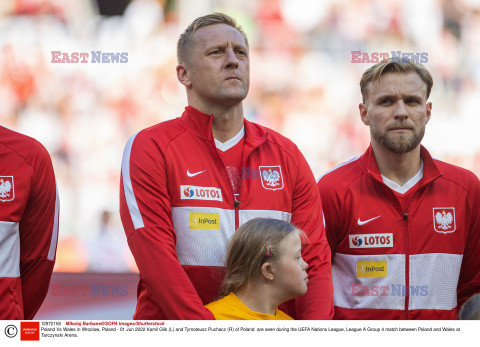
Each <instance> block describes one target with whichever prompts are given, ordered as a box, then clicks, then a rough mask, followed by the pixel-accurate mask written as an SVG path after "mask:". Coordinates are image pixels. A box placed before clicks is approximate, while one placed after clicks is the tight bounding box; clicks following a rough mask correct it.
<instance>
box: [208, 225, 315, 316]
mask: <svg viewBox="0 0 480 347" xmlns="http://www.w3.org/2000/svg"><path fill="white" fill-rule="evenodd" d="M304 237H305V234H304V233H303V231H301V230H299V229H297V228H295V227H294V226H293V225H291V224H289V223H287V222H284V221H281V220H276V219H266V218H256V219H253V220H251V221H249V222H247V223H245V224H243V225H242V226H241V227H240V228H239V229H238V230H237V231H236V232H235V234H234V235H233V237H232V239H231V241H230V244H229V246H228V249H227V255H226V261H225V266H226V276H225V279H224V281H223V291H222V294H221V296H220V299H219V300H217V301H214V302H212V303H210V304H208V305H206V307H207V308H208V309H209V310H210V311H211V312H212V313H213V315H214V316H215V319H235V320H244V319H269V320H286V319H292V318H291V317H290V316H288V315H287V314H286V313H284V312H282V311H280V310H279V309H278V305H280V304H281V303H282V302H285V301H288V300H290V299H293V298H296V297H298V296H301V295H303V294H305V292H306V291H307V282H308V276H307V267H308V265H307V263H306V262H305V261H304V260H303V259H302V254H301V253H302V245H301V239H302V238H304Z"/></svg>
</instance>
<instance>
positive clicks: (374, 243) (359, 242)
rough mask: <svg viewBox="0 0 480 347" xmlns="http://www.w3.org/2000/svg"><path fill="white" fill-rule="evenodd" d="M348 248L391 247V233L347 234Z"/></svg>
mask: <svg viewBox="0 0 480 347" xmlns="http://www.w3.org/2000/svg"><path fill="white" fill-rule="evenodd" d="M348 238H349V245H350V248H380V247H393V234H392V233H388V234H361V235H348Z"/></svg>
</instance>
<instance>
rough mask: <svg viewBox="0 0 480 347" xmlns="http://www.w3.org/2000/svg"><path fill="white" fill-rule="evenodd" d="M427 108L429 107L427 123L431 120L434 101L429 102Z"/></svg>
mask: <svg viewBox="0 0 480 347" xmlns="http://www.w3.org/2000/svg"><path fill="white" fill-rule="evenodd" d="M426 108H427V123H428V121H429V120H430V116H431V115H432V103H431V102H427V105H426Z"/></svg>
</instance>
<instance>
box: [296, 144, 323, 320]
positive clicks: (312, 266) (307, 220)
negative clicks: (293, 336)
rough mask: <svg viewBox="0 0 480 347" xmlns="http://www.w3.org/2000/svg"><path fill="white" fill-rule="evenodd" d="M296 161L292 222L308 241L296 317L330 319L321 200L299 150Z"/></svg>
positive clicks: (304, 253) (304, 251) (304, 252)
mask: <svg viewBox="0 0 480 347" xmlns="http://www.w3.org/2000/svg"><path fill="white" fill-rule="evenodd" d="M298 163H299V166H298V179H297V183H296V186H295V191H294V193H293V205H292V224H294V225H296V226H297V227H298V228H300V229H302V230H303V231H305V233H306V234H307V236H308V239H309V244H308V245H306V246H305V248H304V250H303V252H302V253H303V254H302V256H303V258H304V260H305V261H306V262H307V263H308V270H307V272H308V290H307V293H306V294H305V295H303V296H301V297H300V298H297V299H296V300H295V312H296V319H332V317H333V287H332V275H331V264H330V261H331V255H330V248H329V246H328V243H327V240H326V237H325V229H324V225H323V213H322V203H321V200H320V194H319V193H318V190H317V187H316V185H315V178H314V177H313V174H312V171H311V169H310V167H309V166H308V163H307V161H306V160H305V158H304V157H303V155H302V154H301V153H300V151H299V160H298Z"/></svg>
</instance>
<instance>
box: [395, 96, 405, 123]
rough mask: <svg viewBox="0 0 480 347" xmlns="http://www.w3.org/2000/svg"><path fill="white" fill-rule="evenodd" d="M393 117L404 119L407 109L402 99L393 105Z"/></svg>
mask: <svg viewBox="0 0 480 347" xmlns="http://www.w3.org/2000/svg"><path fill="white" fill-rule="evenodd" d="M394 116H395V118H398V119H404V118H407V117H408V112H407V109H406V108H405V103H404V102H403V100H400V101H399V102H398V103H397V105H396V107H395V114H394Z"/></svg>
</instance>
